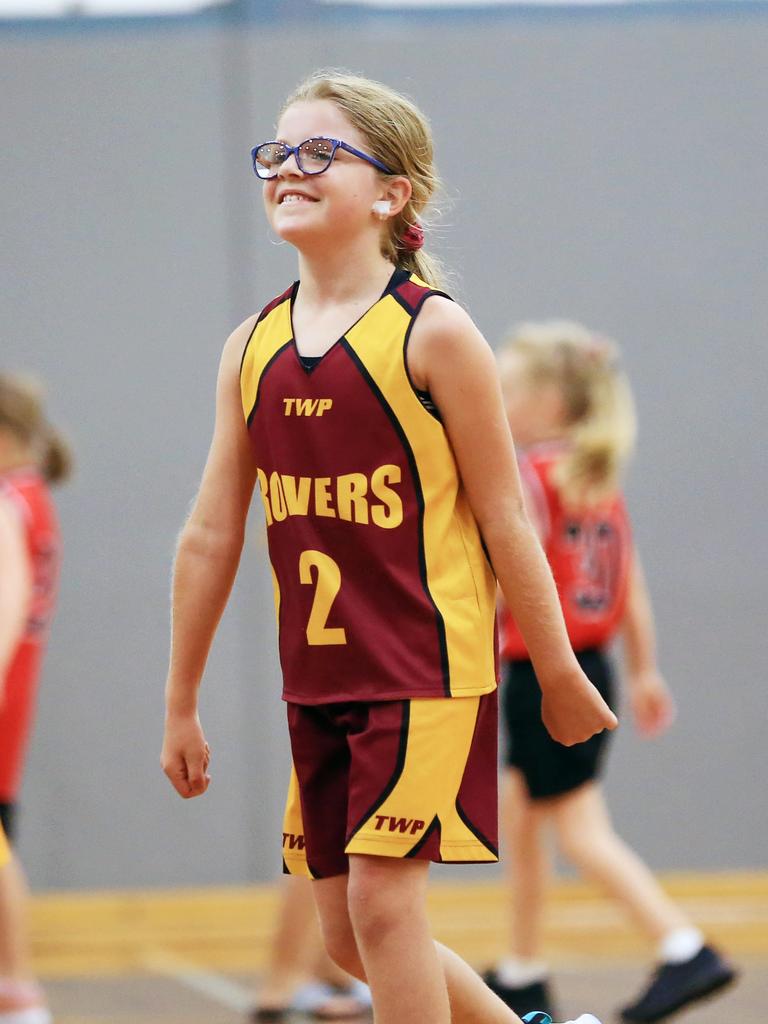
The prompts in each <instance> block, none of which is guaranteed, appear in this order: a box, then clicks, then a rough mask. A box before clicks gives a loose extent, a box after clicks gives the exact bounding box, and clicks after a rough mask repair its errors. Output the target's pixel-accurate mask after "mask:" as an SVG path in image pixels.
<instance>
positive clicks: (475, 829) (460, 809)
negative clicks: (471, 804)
mask: <svg viewBox="0 0 768 1024" xmlns="http://www.w3.org/2000/svg"><path fill="white" fill-rule="evenodd" d="M456 813H457V814H458V816H459V817H460V818H461V820H462V821H463V822H464V824H465V825H466V826H467V828H468V829H469V831H470V832H471V833H472V835H473V836H474V837H475V839H477V840H479V842H481V843H482V844H483V846H484V847H485V848H486V850H490V852H491V853H492V854H493V856H494V857H496V859H497V860H498V857H499V851H498V849H497V847H495V846H494V845H493V843H492V842H491V841H490V839H486V837H485V836H484V835H483V833H482V832H481V831H480V829H479V828H478V827H477V826H476V825H473V824H472V822H471V821H470V820H469V818H468V817H467V815H466V813H465V812H464V809H463V807H462V806H461V804H460V803H459V798H458V797H456Z"/></svg>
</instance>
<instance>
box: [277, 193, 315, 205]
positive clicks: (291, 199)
mask: <svg viewBox="0 0 768 1024" xmlns="http://www.w3.org/2000/svg"><path fill="white" fill-rule="evenodd" d="M309 201H310V200H309V199H308V198H307V197H306V196H300V195H299V194H298V193H296V192H289V193H288V195H285V196H283V198H282V199H281V200H280V205H281V206H282V205H283V204H284V203H308V202H309Z"/></svg>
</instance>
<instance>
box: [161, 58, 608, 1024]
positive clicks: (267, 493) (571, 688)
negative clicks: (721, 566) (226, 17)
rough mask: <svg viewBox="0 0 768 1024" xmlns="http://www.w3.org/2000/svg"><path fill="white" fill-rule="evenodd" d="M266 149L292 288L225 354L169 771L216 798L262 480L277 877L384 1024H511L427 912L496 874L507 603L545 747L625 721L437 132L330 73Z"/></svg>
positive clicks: (300, 98)
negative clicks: (514, 410)
mask: <svg viewBox="0 0 768 1024" xmlns="http://www.w3.org/2000/svg"><path fill="white" fill-rule="evenodd" d="M275 136H276V139H277V141H268V142H265V143H263V144H261V145H259V146H257V147H256V148H255V149H254V150H253V162H254V169H255V171H256V173H257V174H258V176H259V178H261V179H262V183H263V188H264V204H265V208H266V213H267V217H268V220H269V222H270V225H271V227H272V229H273V231H275V233H276V234H277V235H278V236H279V237H280V238H282V239H284V240H286V241H288V242H290V243H291V244H292V245H293V246H295V248H296V249H297V251H298V256H299V281H298V282H296V283H295V284H293V285H292V286H291V287H290V288H288V289H287V290H286V291H285V292H284V293H283V294H282V295H279V296H278V297H277V298H275V299H274V300H273V301H271V302H270V303H268V305H266V306H265V307H264V309H263V310H262V311H261V313H259V314H258V315H257V316H253V317H250V318H249V319H248V320H247V321H246V322H245V323H244V324H242V325H241V327H239V328H238V329H237V330H236V331H235V332H234V333H233V334H232V335H231V337H230V339H229V340H228V342H227V344H226V346H225V348H224V352H223V356H222V360H221V366H220V373H219V380H218V391H217V414H216V425H215V429H214V436H213V442H212V446H211V450H210V453H209V457H208V462H207V465H206V468H205V471H204V474H203V479H202V483H201V487H200V491H199V494H198V497H197V500H196V503H195V506H194V508H193V511H192V513H191V515H190V518H189V520H188V522H187V524H186V525H185V527H184V529H183V531H182V534H181V538H180V541H179V546H178V551H177V556H176V563H175V571H174V587H173V630H172V645H171V663H170V670H169V677H168V682H167V689H166V729H165V738H164V749H163V754H162V763H163V767H164V770H165V772H166V774H167V775H168V776H169V778H170V780H171V781H172V783H173V785H174V786H175V788H176V789H177V790H178V792H179V793H180V794H181V795H182V796H184V797H192V796H197V795H199V794H201V793H203V792H205V790H206V788H207V786H208V783H209V775H208V759H209V752H208V748H207V745H206V743H205V739H204V735H203V732H202V729H201V726H200V722H199V719H198V716H197V691H198V687H199V683H200V679H201V676H202V673H203V669H204V664H205V660H206V657H207V654H208V650H209V647H210V644H211V641H212V637H213V634H214V631H215V627H216V624H217V622H218V620H219V617H220V615H221V613H222V610H223V608H224V605H225V603H226V600H227V597H228V595H229V591H230V588H231V585H232V582H233V579H234V576H235V573H236V570H237V565H238V560H239V557H240V553H241V548H242V543H243V533H244V524H245V520H246V514H247V510H248V506H249V502H250V499H251V495H252V491H253V489H254V487H255V485H256V483H257V482H258V485H259V490H260V494H261V500H262V503H263V507H264V513H265V517H266V524H267V535H268V542H269V555H270V562H271V568H272V577H273V582H274V591H275V605H276V611H277V620H278V631H279V652H280V661H281V666H282V673H283V697H284V699H285V700H286V702H287V712H288V724H289V732H290V738H291V749H292V754H293V772H292V778H291V784H290V791H289V797H288V804H287V808H286V815H285V822H284V825H283V857H284V864H285V869H286V870H287V871H288V872H290V873H301V874H305V875H308V876H310V877H311V878H313V879H315V881H314V882H313V892H314V896H315V900H316V904H317V907H318V911H319V915H320V919H321V926H322V930H323V935H324V939H325V942H326V946H327V948H328V951H329V953H330V954H331V956H332V957H333V959H334V960H335V961H336V962H337V963H339V965H340V966H342V967H343V968H344V969H345V970H347V971H349V972H350V973H351V974H353V975H355V976H356V977H358V978H361V979H365V980H367V982H368V984H369V985H370V988H371V992H372V996H373V1005H374V1014H375V1019H376V1021H377V1024H395V1022H397V1024H416V1022H418V1024H424V1021H429V1022H430V1024H447V1022H448V1021H449V1020H452V1021H454V1022H466V1024H469V1022H480V1021H482V1022H483V1024H495V1022H498V1024H501V1022H515V1021H517V1020H518V1018H517V1016H516V1015H515V1014H514V1013H513V1012H512V1011H511V1010H510V1009H509V1008H508V1007H507V1006H505V1004H504V1003H503V1002H502V1001H501V1000H500V999H498V997H497V996H495V995H494V994H493V993H492V992H491V991H490V989H489V988H488V987H487V986H486V985H485V984H484V983H483V982H482V980H481V979H480V977H479V976H478V975H477V974H476V973H475V972H474V971H473V970H472V969H471V968H470V967H468V966H467V965H466V964H465V963H464V962H463V961H462V960H461V959H460V958H459V957H458V956H456V955H455V954H454V953H453V952H451V951H450V950H448V949H446V948H444V947H442V946H440V945H439V944H436V943H435V942H434V941H433V940H432V938H431V936H430V932H429V926H428V920H427V914H426V908H425V889H426V883H427V870H428V865H429V862H430V861H453V862H465V861H488V862H490V861H495V860H496V859H497V841H496V792H495V783H494V781H493V777H494V775H495V765H496V742H495V737H494V731H495V728H496V725H495V723H496V696H495V690H496V666H495V639H494V631H495V602H496V578H497V577H498V580H499V582H500V584H501V586H502V589H503V591H504V593H505V595H506V597H507V600H508V601H509V603H510V606H511V607H512V608H513V610H514V613H515V616H516V618H517V619H518V621H519V622H520V625H521V628H522V630H523V632H524V634H525V637H526V640H527V642H528V645H529V648H530V650H531V654H532V657H533V660H534V662H535V664H536V666H537V670H538V673H539V680H540V683H541V687H542V690H543V692H544V699H543V705H544V716H545V720H546V722H547V726H548V728H549V729H551V731H552V733H553V735H554V736H556V737H557V738H558V739H559V740H560V741H561V742H564V743H568V744H571V743H576V742H581V741H583V740H586V739H587V738H588V737H589V736H591V735H593V734H594V733H596V732H599V731H600V730H602V729H604V728H613V727H614V726H615V718H614V716H613V714H612V713H611V712H610V711H609V709H608V708H607V706H606V704H605V702H604V701H603V700H602V698H601V697H600V695H599V694H598V692H597V690H596V689H595V688H594V687H593V686H592V684H591V683H589V681H588V680H587V678H586V676H585V675H584V674H583V672H582V671H581V669H580V667H579V665H578V662H577V661H576V659H575V657H574V655H573V652H572V650H571V647H570V644H569V643H568V637H567V633H566V631H565V626H564V623H563V619H562V613H561V611H560V607H559V604H558V601H557V593H556V591H555V588H554V584H553V581H552V576H551V573H550V571H549V569H548V567H547V563H546V558H545V557H544V554H543V552H542V550H541V547H540V545H539V543H538V540H537V539H536V535H535V531H534V530H533V529H532V527H531V525H530V523H529V521H528V519H527V517H526V515H525V511H524V506H523V500H522V495H521V490H520V484H519V479H518V474H517V464H516V461H515V457H514V450H513V445H512V439H511V436H510V433H509V428H508V425H507V422H506V417H505V414H504V407H503V402H502V398H501V392H500V387H499V383H498V374H497V371H496V366H495V361H494V358H493V354H492V352H491V350H490V348H489V347H488V345H487V344H486V342H485V341H484V339H483V338H482V337H481V335H480V334H479V332H478V331H477V328H476V327H475V326H474V324H473V323H472V321H471V320H470V319H469V317H468V316H467V314H466V313H465V312H464V311H463V310H462V309H461V308H460V307H458V306H457V305H455V304H454V303H453V302H452V301H451V300H450V299H449V298H448V297H447V296H446V295H445V294H444V293H443V292H442V291H440V290H439V288H438V287H436V286H437V284H438V281H437V275H436V269H435V265H434V263H433V262H432V261H431V260H430V259H429V258H428V257H427V256H426V255H425V254H424V251H423V249H422V242H423V228H422V225H421V222H420V215H421V213H422V211H423V210H424V209H425V207H426V205H427V203H428V200H429V198H430V196H431V195H432V193H433V191H434V189H435V186H436V179H435V171H434V167H433V162H432V143H431V138H430V133H429V128H428V126H427V124H426V122H425V119H424V118H423V116H422V115H421V114H420V112H419V111H418V110H417V109H416V108H415V107H414V106H413V105H412V104H411V103H410V102H409V101H408V100H406V99H405V98H404V97H402V96H400V95H398V94H397V93H395V92H393V91H392V90H390V89H388V88H386V87H384V86H381V85H379V84H378V83H375V82H371V81H368V80H366V79H362V78H357V77H354V76H348V75H338V74H333V73H332V74H322V73H320V74H317V75H315V76H313V77H312V78H310V79H309V80H308V81H306V82H305V83H304V84H303V85H302V86H301V87H300V88H299V89H298V90H297V91H296V92H295V93H294V94H293V96H291V97H290V99H289V100H288V101H287V103H286V105H285V107H284V109H283V111H282V113H281V115H280V118H279V121H278V125H277V129H276V133H275ZM489 173H492V171H491V170H490V169H489ZM538 1019H539V1020H546V1019H548V1018H546V1017H542V1016H541V1015H539V1017H538ZM579 1020H580V1021H581V1022H582V1024H588V1022H594V1018H593V1017H591V1016H589V1015H586V1016H583V1017H581V1018H579Z"/></svg>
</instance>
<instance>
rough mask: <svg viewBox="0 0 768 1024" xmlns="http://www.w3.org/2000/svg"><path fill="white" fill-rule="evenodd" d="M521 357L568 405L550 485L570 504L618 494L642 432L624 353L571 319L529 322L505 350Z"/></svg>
mask: <svg viewBox="0 0 768 1024" xmlns="http://www.w3.org/2000/svg"><path fill="white" fill-rule="evenodd" d="M505 353H515V354H517V355H518V356H519V357H520V358H521V360H522V372H523V373H524V375H525V377H526V378H527V380H528V381H529V382H530V383H531V384H533V385H534V386H536V385H537V384H540V383H554V384H555V385H556V386H557V387H558V388H559V390H560V394H561V396H562V400H563V406H564V413H565V425H566V431H567V436H568V440H569V442H570V445H569V451H568V452H567V454H566V455H565V456H564V458H563V459H562V460H561V461H560V462H559V464H558V465H557V467H556V468H555V472H554V474H553V482H554V484H555V486H556V487H557V489H558V492H559V494H560V496H561V498H562V499H563V501H564V502H566V503H567V504H595V503H597V502H599V501H602V500H604V499H606V498H608V497H610V496H611V495H612V494H614V493H615V492H616V490H617V489H618V487H619V485H620V482H621V475H622V472H623V470H624V467H625V465H626V463H627V461H628V459H629V457H630V456H631V454H632V451H633V449H634V445H635V438H636V435H637V421H636V418H635V404H634V400H633V398H632V390H631V388H630V385H629V381H628V379H627V377H626V374H624V372H623V371H622V370H621V369H620V367H619V365H618V359H619V351H618V347H617V346H616V344H615V343H614V342H613V341H611V340H610V339H608V338H604V337H602V336H601V335H598V334H595V333H593V332H592V331H589V330H588V329H587V328H586V327H583V326H582V325H581V324H578V323H574V322H573V321H570V320H549V321H546V322H542V323H524V324H520V325H519V326H518V327H516V328H515V329H514V330H513V331H512V333H511V334H510V336H509V337H508V338H507V340H506V342H505V345H504V347H503V349H502V353H501V355H502V363H501V365H502V371H501V372H502V375H503V373H504V360H503V356H504V354H505Z"/></svg>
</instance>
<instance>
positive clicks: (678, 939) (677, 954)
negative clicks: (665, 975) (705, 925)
mask: <svg viewBox="0 0 768 1024" xmlns="http://www.w3.org/2000/svg"><path fill="white" fill-rule="evenodd" d="M703 945H704V936H703V935H702V934H701V932H700V931H699V929H698V928H693V927H690V926H689V927H686V928H675V929H674V931H671V932H669V934H668V935H665V937H664V938H663V939H662V941H661V942H660V943H659V959H660V960H661V961H662V963H665V964H682V963H685V961H686V960H692V959H693V957H695V956H696V954H697V953H699V952H700V951H701V948H702V946H703Z"/></svg>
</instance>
